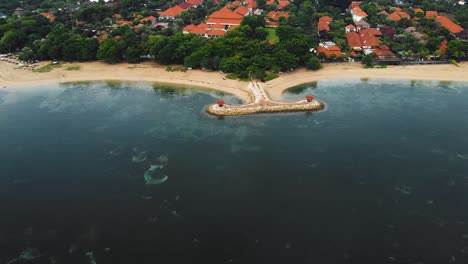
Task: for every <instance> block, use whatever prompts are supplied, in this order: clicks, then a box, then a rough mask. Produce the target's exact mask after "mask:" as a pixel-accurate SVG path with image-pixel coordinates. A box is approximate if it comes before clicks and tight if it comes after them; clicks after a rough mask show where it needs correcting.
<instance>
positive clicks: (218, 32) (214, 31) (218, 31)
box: [206, 29, 226, 36]
mask: <svg viewBox="0 0 468 264" xmlns="http://www.w3.org/2000/svg"><path fill="white" fill-rule="evenodd" d="M206 33H207V34H208V35H218V36H224V35H226V31H224V30H221V29H212V30H209V31H207V32H206Z"/></svg>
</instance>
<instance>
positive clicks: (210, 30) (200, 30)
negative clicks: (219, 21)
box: [182, 23, 227, 38]
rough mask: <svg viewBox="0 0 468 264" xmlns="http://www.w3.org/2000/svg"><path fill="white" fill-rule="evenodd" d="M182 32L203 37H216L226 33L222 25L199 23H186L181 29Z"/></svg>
mask: <svg viewBox="0 0 468 264" xmlns="http://www.w3.org/2000/svg"><path fill="white" fill-rule="evenodd" d="M182 32H183V33H184V34H188V33H191V34H195V35H197V36H200V37H205V38H217V37H221V36H224V35H226V33H227V31H226V30H225V29H224V26H222V25H208V24H205V23H201V24H199V25H198V26H195V25H188V26H186V27H184V29H183V30H182Z"/></svg>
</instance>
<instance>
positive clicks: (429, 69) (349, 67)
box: [0, 61, 468, 102]
mask: <svg viewBox="0 0 468 264" xmlns="http://www.w3.org/2000/svg"><path fill="white" fill-rule="evenodd" d="M43 64H47V62H43ZM68 66H79V67H80V70H77V71H68V70H66V67H68ZM339 79H348V80H349V79H370V80H373V79H386V80H388V79H390V80H392V79H393V80H415V81H418V80H421V81H458V82H468V64H467V63H462V64H460V67H456V66H454V65H450V64H447V65H412V66H389V67H387V68H383V69H364V68H362V67H361V65H360V64H359V63H334V64H325V65H324V68H323V69H322V70H320V71H316V72H314V71H309V70H306V69H297V70H295V71H294V72H291V73H282V74H280V76H279V77H278V78H276V79H274V80H271V81H269V82H267V83H266V84H265V85H264V87H265V90H266V91H267V93H268V94H269V96H270V97H271V98H272V99H273V100H278V99H280V98H281V95H282V93H283V92H284V91H285V90H286V89H288V88H291V87H294V86H297V85H301V84H306V83H312V82H316V81H320V80H339ZM93 81H120V82H150V83H161V84H172V85H187V86H189V87H196V88H201V89H203V88H205V89H206V88H207V89H210V90H218V91H222V92H225V93H230V94H233V95H236V96H237V97H239V98H241V99H242V100H244V101H245V102H252V101H253V97H252V94H251V92H250V91H249V89H248V87H247V86H248V83H247V82H242V81H236V80H229V79H227V78H225V75H224V74H220V73H219V72H207V71H201V70H189V71H187V72H169V71H166V66H162V65H158V64H155V63H150V62H147V63H140V64H127V63H120V64H113V65H109V64H105V63H102V62H86V63H65V64H64V65H63V66H62V67H60V68H57V69H53V70H52V71H50V72H45V73H37V72H32V71H31V70H25V69H17V68H16V65H13V64H9V63H7V62H2V61H0V87H8V88H19V87H25V86H36V85H45V84H51V83H70V82H93Z"/></svg>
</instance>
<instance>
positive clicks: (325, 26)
mask: <svg viewBox="0 0 468 264" xmlns="http://www.w3.org/2000/svg"><path fill="white" fill-rule="evenodd" d="M317 30H318V31H327V32H328V31H330V25H328V23H327V22H324V21H319V22H318V23H317Z"/></svg>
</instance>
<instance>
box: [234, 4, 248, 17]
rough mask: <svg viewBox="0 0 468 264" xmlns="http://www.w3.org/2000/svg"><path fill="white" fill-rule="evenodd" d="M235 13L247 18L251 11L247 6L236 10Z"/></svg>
mask: <svg viewBox="0 0 468 264" xmlns="http://www.w3.org/2000/svg"><path fill="white" fill-rule="evenodd" d="M234 12H236V13H237V14H239V15H241V16H246V15H247V14H248V13H249V12H250V9H249V8H248V7H245V6H240V7H238V8H237V9H236V10H234Z"/></svg>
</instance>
